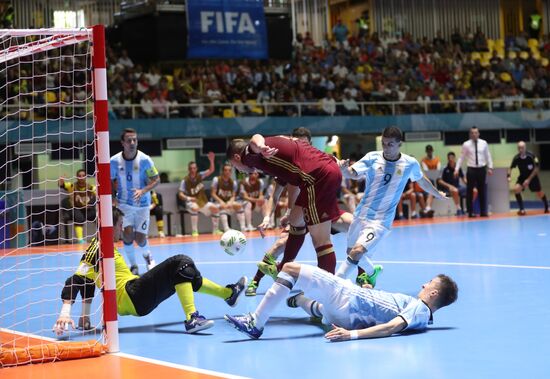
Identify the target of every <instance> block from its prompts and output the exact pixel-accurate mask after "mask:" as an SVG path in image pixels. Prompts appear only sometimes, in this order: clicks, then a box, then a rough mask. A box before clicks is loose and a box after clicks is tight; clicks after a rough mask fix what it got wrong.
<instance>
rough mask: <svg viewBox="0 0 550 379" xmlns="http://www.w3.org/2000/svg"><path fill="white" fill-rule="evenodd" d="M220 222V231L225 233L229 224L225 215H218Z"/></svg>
mask: <svg viewBox="0 0 550 379" xmlns="http://www.w3.org/2000/svg"><path fill="white" fill-rule="evenodd" d="M220 220H221V222H222V229H223V231H224V232H227V231H228V230H229V224H228V222H227V214H225V213H224V214H221V215H220Z"/></svg>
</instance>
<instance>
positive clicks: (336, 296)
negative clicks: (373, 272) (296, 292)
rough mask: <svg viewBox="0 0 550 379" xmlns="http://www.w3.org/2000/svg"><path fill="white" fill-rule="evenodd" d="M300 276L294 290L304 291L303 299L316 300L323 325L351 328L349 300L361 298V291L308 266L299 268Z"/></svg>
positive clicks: (340, 279)
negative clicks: (319, 305)
mask: <svg viewBox="0 0 550 379" xmlns="http://www.w3.org/2000/svg"><path fill="white" fill-rule="evenodd" d="M300 267H301V268H300V275H299V276H298V280H297V281H296V285H295V286H294V287H295V288H299V289H301V290H302V291H304V295H305V297H307V298H309V299H312V300H316V301H318V302H319V303H320V304H322V306H321V307H320V311H321V313H322V314H323V320H322V322H323V324H325V325H330V324H336V325H338V326H341V327H343V328H346V329H350V328H352V320H351V317H350V314H351V312H350V309H349V308H350V299H351V298H352V297H356V296H361V294H360V291H361V290H362V289H361V288H360V287H359V286H357V285H355V284H353V283H352V282H351V281H349V280H346V279H342V278H339V277H337V276H335V275H332V274H331V273H329V272H327V271H325V270H323V269H320V268H318V267H314V266H310V265H301V266H300Z"/></svg>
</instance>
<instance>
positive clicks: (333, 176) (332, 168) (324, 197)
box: [296, 162, 342, 225]
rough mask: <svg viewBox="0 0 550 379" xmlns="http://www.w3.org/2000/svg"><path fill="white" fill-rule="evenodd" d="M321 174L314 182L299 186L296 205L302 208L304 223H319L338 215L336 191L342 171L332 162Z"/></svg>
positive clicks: (339, 184) (340, 181)
mask: <svg viewBox="0 0 550 379" xmlns="http://www.w3.org/2000/svg"><path fill="white" fill-rule="evenodd" d="M323 171H324V172H323V175H321V176H320V177H316V178H315V184H313V185H310V186H305V187H300V194H299V195H298V198H297V199H296V205H299V206H301V207H302V208H303V209H304V220H305V222H306V225H316V224H321V223H323V222H325V221H332V220H334V219H335V218H338V217H340V214H341V211H340V209H339V208H338V191H339V190H340V186H341V185H342V173H341V172H340V168H339V167H338V165H337V164H336V162H334V163H330V164H328V165H327V166H326V167H325V169H324V170H323Z"/></svg>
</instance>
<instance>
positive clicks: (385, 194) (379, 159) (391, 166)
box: [351, 151, 424, 229]
mask: <svg viewBox="0 0 550 379" xmlns="http://www.w3.org/2000/svg"><path fill="white" fill-rule="evenodd" d="M351 168H352V169H353V170H354V171H355V172H356V173H357V174H358V175H359V176H364V177H365V195H364V196H363V199H362V200H361V202H360V203H359V205H358V206H357V208H356V210H355V214H354V219H361V220H363V221H376V222H378V223H380V224H381V225H382V226H384V227H385V228H387V229H390V228H391V224H392V222H393V219H394V218H395V209H396V208H397V205H398V204H399V200H400V199H401V194H402V193H403V189H404V188H405V185H406V184H407V181H408V180H409V179H410V180H412V181H413V182H416V181H418V180H420V179H422V177H423V175H424V174H423V173H422V170H421V168H420V164H419V163H418V161H417V160H416V159H414V158H413V157H411V156H409V155H406V154H403V153H401V156H400V157H399V159H397V160H395V161H389V160H386V159H385V158H384V156H383V154H382V151H371V152H370V153H367V155H365V156H364V157H363V158H361V159H360V160H359V161H357V162H355V163H354V164H353V166H351Z"/></svg>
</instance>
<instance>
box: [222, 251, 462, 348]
mask: <svg viewBox="0 0 550 379" xmlns="http://www.w3.org/2000/svg"><path fill="white" fill-rule="evenodd" d="M294 286H296V287H297V288H300V289H301V290H302V291H303V293H300V294H298V295H295V296H292V297H290V298H289V299H287V305H288V306H290V307H301V308H302V309H304V310H305V311H306V312H307V313H308V314H309V315H311V316H315V317H322V320H323V323H324V324H326V325H332V326H333V329H332V330H331V331H329V332H328V333H327V334H325V338H327V339H329V340H331V341H345V340H350V339H358V338H375V337H388V336H391V335H392V334H394V333H399V332H402V331H404V330H413V329H416V330H422V329H425V328H426V327H427V326H428V325H429V324H431V323H432V320H433V318H432V315H433V313H434V312H435V311H437V310H438V309H440V308H442V307H445V306H447V305H449V304H452V303H453V302H455V301H456V299H457V295H458V287H457V285H456V283H455V282H454V281H453V280H452V279H451V278H449V277H448V276H446V275H442V274H441V275H438V276H436V277H434V278H433V279H432V280H430V281H429V282H427V283H425V284H424V285H422V289H421V290H420V292H419V293H418V297H417V298H414V297H412V296H409V295H404V294H400V293H389V292H385V291H379V290H374V289H368V288H360V287H358V286H356V285H354V284H353V283H352V282H351V281H349V280H345V279H342V278H339V277H337V276H335V275H333V274H330V273H329V272H327V271H324V270H322V269H320V268H317V267H313V266H309V265H304V264H299V263H295V262H291V263H286V264H285V265H284V266H283V270H282V271H281V272H279V275H278V276H277V281H276V282H275V283H273V285H272V286H271V288H270V289H269V290H268V291H267V293H266V295H265V297H264V298H263V299H262V301H261V303H260V305H258V307H257V308H256V311H255V312H254V313H249V314H246V315H243V316H229V315H225V319H226V320H227V321H228V322H229V323H231V324H232V325H233V326H234V327H235V328H236V329H237V330H238V331H240V332H242V333H244V334H246V335H248V336H249V337H250V338H254V339H257V338H260V336H261V335H262V333H263V331H264V326H265V324H266V322H267V320H268V319H269V317H270V316H271V314H272V313H273V311H274V310H275V308H276V307H277V306H278V305H279V304H280V303H281V302H282V301H283V299H285V298H286V297H287V296H288V294H289V293H290V290H291V289H292V288H293V287H294ZM304 294H305V295H304ZM306 295H307V296H308V297H306Z"/></svg>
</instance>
